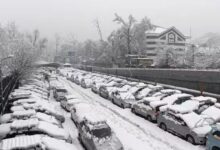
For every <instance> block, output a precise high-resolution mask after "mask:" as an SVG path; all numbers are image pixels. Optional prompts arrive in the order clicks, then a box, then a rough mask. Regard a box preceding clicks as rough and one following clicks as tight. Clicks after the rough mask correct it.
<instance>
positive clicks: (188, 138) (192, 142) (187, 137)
mask: <svg viewBox="0 0 220 150" xmlns="http://www.w3.org/2000/svg"><path fill="white" fill-rule="evenodd" d="M186 140H187V141H188V142H189V143H191V144H195V140H194V138H193V137H192V136H191V135H187V136H186Z"/></svg>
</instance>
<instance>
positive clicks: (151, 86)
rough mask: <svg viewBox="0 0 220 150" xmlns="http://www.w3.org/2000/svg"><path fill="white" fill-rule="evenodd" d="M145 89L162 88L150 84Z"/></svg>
mask: <svg viewBox="0 0 220 150" xmlns="http://www.w3.org/2000/svg"><path fill="white" fill-rule="evenodd" d="M147 87H148V88H150V89H156V88H162V86H161V85H152V84H148V85H147Z"/></svg>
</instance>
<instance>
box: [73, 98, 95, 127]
mask: <svg viewBox="0 0 220 150" xmlns="http://www.w3.org/2000/svg"><path fill="white" fill-rule="evenodd" d="M94 110H95V108H94V107H93V105H91V104H89V103H86V102H85V103H77V104H75V105H73V106H72V107H71V111H70V112H71V118H72V120H73V122H74V123H75V125H76V126H77V127H78V126H79V123H80V122H81V121H82V119H83V118H84V116H86V115H87V114H90V113H91V112H93V111H94Z"/></svg>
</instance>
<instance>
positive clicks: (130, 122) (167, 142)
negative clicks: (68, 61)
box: [59, 77, 205, 150]
mask: <svg viewBox="0 0 220 150" xmlns="http://www.w3.org/2000/svg"><path fill="white" fill-rule="evenodd" d="M59 80H60V82H62V83H63V84H64V85H65V86H66V88H67V90H68V92H69V93H71V94H75V95H77V96H78V97H79V98H82V99H84V100H86V101H88V102H90V103H92V104H94V105H95V106H96V108H97V109H96V110H97V112H98V113H100V114H101V115H103V116H104V117H105V118H106V119H107V121H108V124H109V125H110V126H111V128H112V129H113V130H114V131H115V133H116V135H117V136H118V137H119V139H120V140H121V142H122V144H123V145H124V148H125V149H126V150H146V149H147V150H204V149H205V148H204V147H202V146H193V145H192V144H190V143H188V142H186V141H184V140H182V139H180V138H179V137H176V136H174V135H172V134H170V133H167V132H164V131H163V130H161V129H160V128H158V127H157V126H156V124H153V123H151V122H148V121H146V120H145V119H143V118H141V117H138V116H136V115H134V114H133V113H131V112H130V110H129V109H122V108H119V107H118V106H116V105H114V104H112V103H111V102H110V101H108V100H106V99H104V98H102V97H100V96H99V95H97V94H95V93H93V92H92V91H91V90H90V89H83V88H81V87H80V86H78V85H76V84H75V83H72V82H71V81H68V80H66V79H65V78H62V77H61V78H59Z"/></svg>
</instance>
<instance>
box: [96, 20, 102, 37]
mask: <svg viewBox="0 0 220 150" xmlns="http://www.w3.org/2000/svg"><path fill="white" fill-rule="evenodd" d="M95 26H96V28H97V31H98V34H99V38H100V40H101V41H103V36H102V30H101V27H100V24H99V20H98V19H96V20H95Z"/></svg>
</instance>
